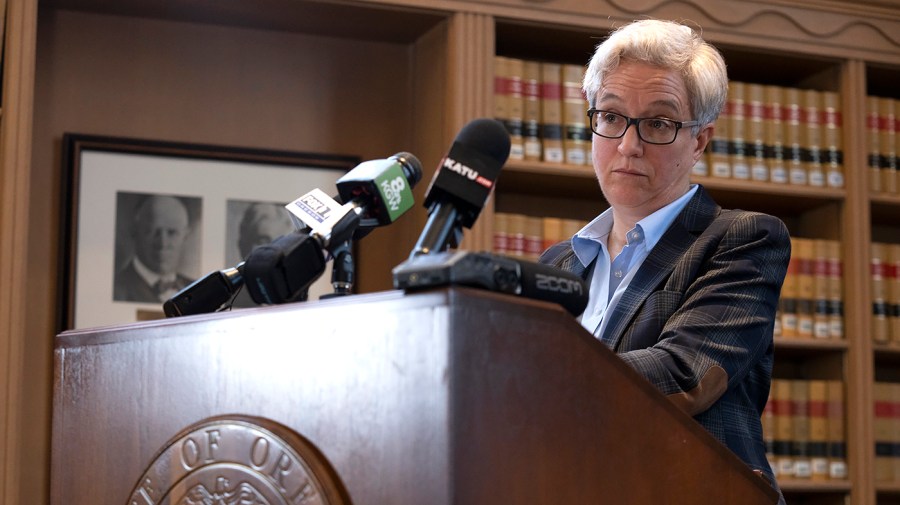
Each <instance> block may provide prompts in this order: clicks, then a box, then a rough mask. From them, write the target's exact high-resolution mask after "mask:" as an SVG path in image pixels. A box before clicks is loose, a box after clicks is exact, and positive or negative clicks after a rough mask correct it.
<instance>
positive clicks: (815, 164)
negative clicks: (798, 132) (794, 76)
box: [802, 89, 825, 187]
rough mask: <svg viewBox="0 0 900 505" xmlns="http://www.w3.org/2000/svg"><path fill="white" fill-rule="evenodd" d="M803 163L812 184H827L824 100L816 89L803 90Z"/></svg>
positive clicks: (807, 177) (808, 179) (808, 181)
mask: <svg viewBox="0 0 900 505" xmlns="http://www.w3.org/2000/svg"><path fill="white" fill-rule="evenodd" d="M802 100H803V111H802V112H803V126H804V128H803V130H802V133H803V148H802V149H803V163H804V166H805V167H806V180H807V183H808V184H809V185H810V186H817V187H823V186H825V170H824V167H823V165H822V117H821V114H822V107H821V105H820V102H821V101H822V96H821V93H819V92H818V91H817V90H814V89H806V90H803V93H802Z"/></svg>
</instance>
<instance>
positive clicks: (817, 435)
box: [807, 380, 829, 481]
mask: <svg viewBox="0 0 900 505" xmlns="http://www.w3.org/2000/svg"><path fill="white" fill-rule="evenodd" d="M807 384H808V385H809V458H810V471H811V475H810V476H811V478H812V480H817V481H824V480H828V478H829V477H828V386H827V383H826V381H824V380H810V381H807Z"/></svg>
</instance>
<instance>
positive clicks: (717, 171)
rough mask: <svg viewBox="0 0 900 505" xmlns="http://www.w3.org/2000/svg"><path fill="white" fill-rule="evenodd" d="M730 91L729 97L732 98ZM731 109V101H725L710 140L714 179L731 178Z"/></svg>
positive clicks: (710, 163)
mask: <svg viewBox="0 0 900 505" xmlns="http://www.w3.org/2000/svg"><path fill="white" fill-rule="evenodd" d="M729 89H730V88H729ZM730 93H731V92H730V91H729V96H730ZM731 107H732V103H731V100H730V99H726V100H725V105H724V106H723V107H722V112H720V113H719V118H718V119H717V120H716V126H715V128H714V129H713V134H712V138H711V139H710V140H709V157H708V159H709V162H708V163H709V170H710V173H711V175H712V176H713V177H731V158H730V155H729V151H730V148H729V146H730V145H731V133H730V131H731Z"/></svg>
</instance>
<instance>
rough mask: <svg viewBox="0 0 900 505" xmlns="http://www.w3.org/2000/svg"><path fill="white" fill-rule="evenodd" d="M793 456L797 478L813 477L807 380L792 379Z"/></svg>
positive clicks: (795, 476)
mask: <svg viewBox="0 0 900 505" xmlns="http://www.w3.org/2000/svg"><path fill="white" fill-rule="evenodd" d="M790 387H791V413H792V414H793V415H792V416H791V434H792V435H791V457H792V458H793V459H794V475H793V477H794V478H795V479H809V478H810V477H812V458H811V455H810V444H809V442H810V438H809V433H810V432H809V384H808V381H805V380H791V381H790Z"/></svg>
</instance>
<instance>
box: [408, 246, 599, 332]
mask: <svg viewBox="0 0 900 505" xmlns="http://www.w3.org/2000/svg"><path fill="white" fill-rule="evenodd" d="M393 275H394V287H395V288H398V289H404V290H406V291H416V290H421V289H426V288H431V287H436V286H448V285H462V286H471V287H477V288H482V289H487V290H489V291H495V292H499V293H509V294H514V295H519V296H522V297H525V298H531V299H534V300H543V301H548V302H554V303H557V304H559V305H561V306H562V307H563V308H565V309H566V310H567V311H568V312H569V313H570V314H572V315H573V316H576V317H577V316H579V315H581V313H582V312H584V309H585V307H587V303H588V289H587V285H586V284H585V281H584V279H582V278H581V277H579V276H577V275H575V274H572V273H570V272H566V271H565V270H560V269H558V268H556V267H552V266H550V265H544V264H542V263H534V262H531V261H525V260H519V259H515V258H511V257H508V256H501V255H497V254H492V253H472V252H467V251H457V252H439V253H432V254H423V255H420V256H416V257H414V258H410V259H409V260H407V261H405V262H404V263H402V264H400V265H398V266H397V267H395V268H394V270H393Z"/></svg>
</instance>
